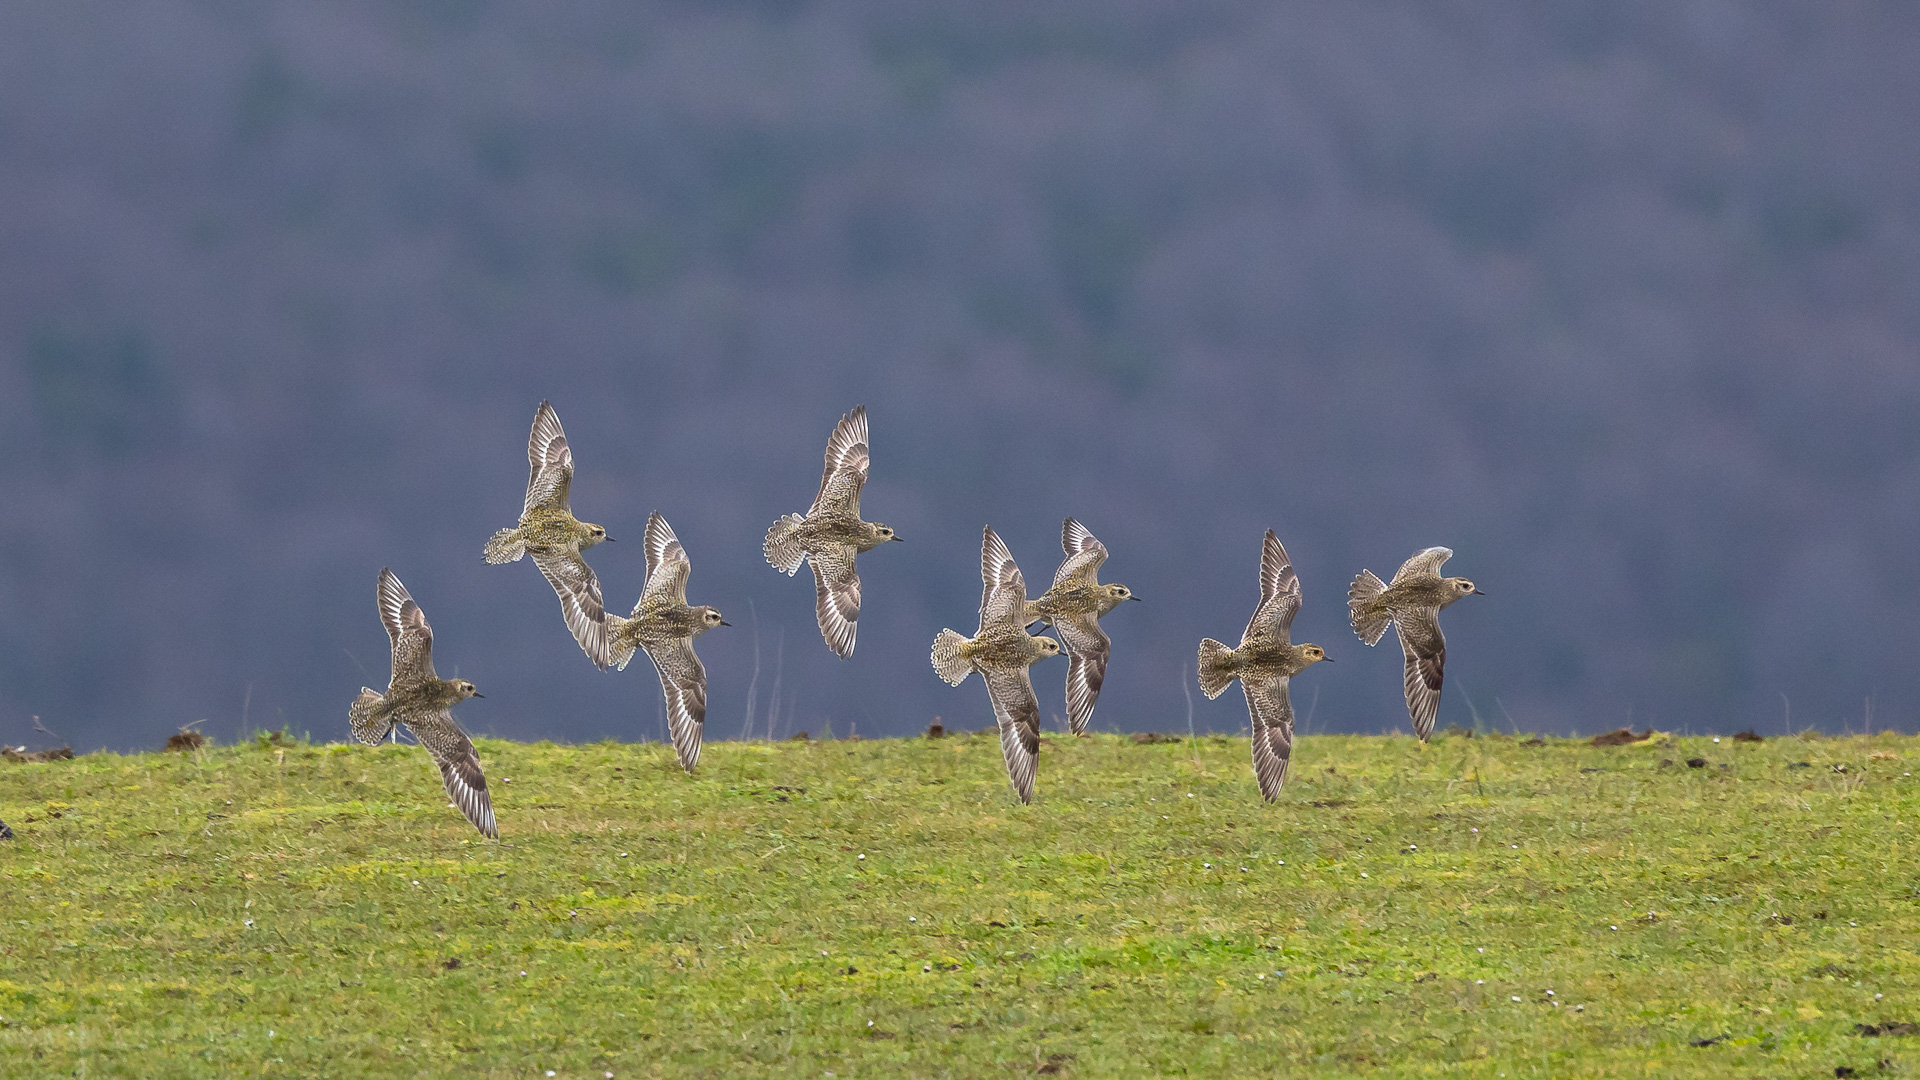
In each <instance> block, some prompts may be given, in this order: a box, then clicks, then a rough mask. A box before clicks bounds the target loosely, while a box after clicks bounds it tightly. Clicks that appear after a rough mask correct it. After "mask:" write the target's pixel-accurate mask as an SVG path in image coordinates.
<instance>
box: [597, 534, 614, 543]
mask: <svg viewBox="0 0 1920 1080" xmlns="http://www.w3.org/2000/svg"><path fill="white" fill-rule="evenodd" d="M600 539H602V540H604V541H606V542H607V543H609V544H611V543H613V537H611V536H603V537H601V538H600Z"/></svg>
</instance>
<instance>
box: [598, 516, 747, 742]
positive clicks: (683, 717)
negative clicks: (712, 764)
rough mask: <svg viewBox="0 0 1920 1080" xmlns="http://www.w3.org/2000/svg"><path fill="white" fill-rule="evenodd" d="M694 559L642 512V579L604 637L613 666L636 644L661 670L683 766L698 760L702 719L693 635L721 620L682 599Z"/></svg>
mask: <svg viewBox="0 0 1920 1080" xmlns="http://www.w3.org/2000/svg"><path fill="white" fill-rule="evenodd" d="M692 573H693V564H692V563H690V562H688V561H687V552H686V549H685V548H682V547H681V546H680V540H679V538H678V537H676V536H674V535H673V528H672V526H670V525H668V524H667V519H666V518H663V517H661V516H660V515H659V514H658V513H655V514H653V515H652V516H650V517H648V518H647V585H646V589H645V591H643V592H642V593H641V594H640V602H639V603H637V604H635V605H634V606H633V614H632V615H630V616H628V617H627V618H624V619H623V618H621V617H620V616H618V615H612V614H609V615H608V616H607V643H608V648H609V649H610V650H611V655H612V659H613V663H614V666H616V667H618V668H619V669H620V670H621V671H625V670H627V662H628V661H630V660H632V659H633V654H634V652H635V650H643V651H645V652H646V654H647V658H648V659H650V660H652V661H653V669H654V671H655V672H657V673H658V674H659V676H660V692H661V693H662V694H663V695H665V698H666V703H667V728H668V730H669V731H670V732H671V733H672V735H673V748H674V750H675V752H677V753H678V754H679V755H680V765H681V767H682V768H684V769H686V770H687V771H688V772H692V771H693V767H694V766H695V765H697V764H699V762H700V741H701V733H702V731H703V730H704V728H705V726H706V721H707V669H706V668H705V667H704V666H702V665H701V663H700V658H699V657H698V656H696V655H694V651H693V639H694V638H697V637H699V636H700V635H701V634H704V633H706V632H707V631H709V630H711V629H713V628H714V627H716V626H726V625H728V624H727V621H726V620H725V619H722V618H721V617H720V612H719V611H717V610H715V609H714V608H711V607H708V606H707V605H705V604H697V605H692V606H689V605H688V604H687V578H688V577H689V576H691V575H692Z"/></svg>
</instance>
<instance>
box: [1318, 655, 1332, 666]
mask: <svg viewBox="0 0 1920 1080" xmlns="http://www.w3.org/2000/svg"><path fill="white" fill-rule="evenodd" d="M1320 659H1321V660H1323V661H1325V662H1326V663H1329V664H1331V663H1333V657H1331V656H1323V657H1321V658H1320Z"/></svg>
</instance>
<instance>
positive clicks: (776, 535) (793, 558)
mask: <svg viewBox="0 0 1920 1080" xmlns="http://www.w3.org/2000/svg"><path fill="white" fill-rule="evenodd" d="M867 464H868V459H867V407H866V406H865V405H860V406H856V407H855V408H854V410H853V411H852V412H850V413H848V414H847V415H845V416H843V417H841V418H840V423H839V424H837V425H835V426H834V429H833V435H832V436H831V437H830V438H828V439H827V464H826V471H825V472H823V473H822V474H821V476H820V492H819V494H817V495H815V496H814V497H813V505H812V506H811V507H810V508H808V510H807V512H806V513H805V514H788V515H786V516H785V517H782V518H780V519H778V520H776V521H775V522H774V523H773V527H772V528H770V529H768V530H767V539H766V542H765V543H764V544H763V545H762V547H761V550H762V552H763V553H764V554H765V555H766V557H767V562H768V564H769V565H771V566H772V567H773V568H774V569H775V570H779V571H781V572H782V573H785V574H787V575H788V576H792V575H793V574H794V573H796V572H798V571H799V569H800V564H801V562H803V561H804V562H807V563H809V564H811V565H812V567H813V590H814V605H813V609H814V616H815V618H817V619H818V620H819V622H820V636H821V637H822V638H824V639H826V642H827V648H829V649H832V650H833V652H834V654H835V655H836V656H839V657H840V658H841V659H843V660H844V659H846V658H847V657H850V656H852V655H853V641H854V635H855V633H856V632H857V631H858V630H859V621H860V575H859V574H858V573H857V572H856V571H855V569H854V557H855V556H856V555H859V554H860V553H861V552H863V551H871V550H873V549H874V548H876V547H879V546H880V545H881V544H884V543H886V542H888V541H890V540H898V539H900V538H899V537H898V536H896V535H894V532H893V530H892V529H890V528H888V527H887V526H885V525H882V524H880V523H879V522H875V521H862V520H860V489H861V488H862V487H864V486H866V483H867Z"/></svg>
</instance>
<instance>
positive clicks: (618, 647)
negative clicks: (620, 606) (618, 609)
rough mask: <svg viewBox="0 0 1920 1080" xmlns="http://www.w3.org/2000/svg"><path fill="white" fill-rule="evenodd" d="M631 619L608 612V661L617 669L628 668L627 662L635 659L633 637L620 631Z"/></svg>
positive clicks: (623, 669)
mask: <svg viewBox="0 0 1920 1080" xmlns="http://www.w3.org/2000/svg"><path fill="white" fill-rule="evenodd" d="M631 621H632V620H631V619H623V618H621V617H620V616H618V615H615V614H614V613H613V612H611V611H609V612H607V663H609V664H611V665H613V667H614V669H615V670H617V671H625V670H627V663H628V662H629V661H631V660H632V659H633V639H631V638H629V637H627V636H626V635H625V634H622V633H621V632H620V628H621V627H623V626H625V625H627V623H629V622H631Z"/></svg>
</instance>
